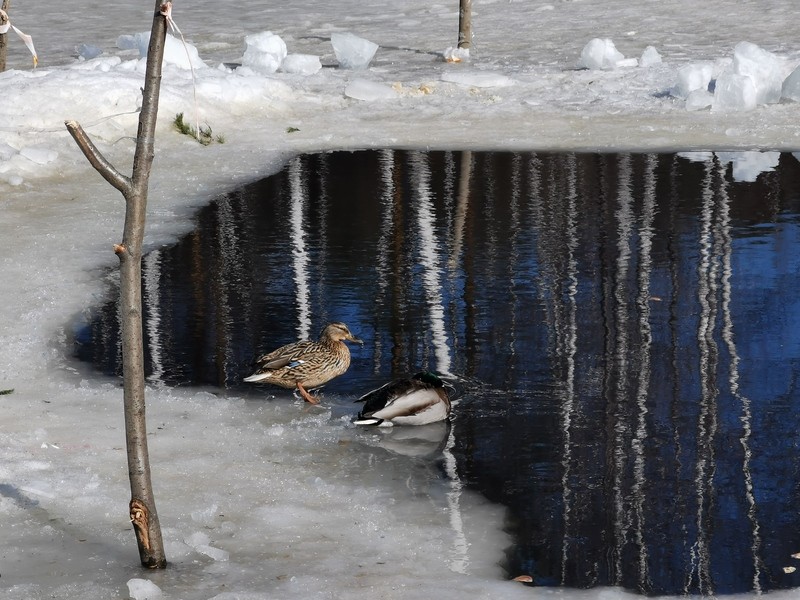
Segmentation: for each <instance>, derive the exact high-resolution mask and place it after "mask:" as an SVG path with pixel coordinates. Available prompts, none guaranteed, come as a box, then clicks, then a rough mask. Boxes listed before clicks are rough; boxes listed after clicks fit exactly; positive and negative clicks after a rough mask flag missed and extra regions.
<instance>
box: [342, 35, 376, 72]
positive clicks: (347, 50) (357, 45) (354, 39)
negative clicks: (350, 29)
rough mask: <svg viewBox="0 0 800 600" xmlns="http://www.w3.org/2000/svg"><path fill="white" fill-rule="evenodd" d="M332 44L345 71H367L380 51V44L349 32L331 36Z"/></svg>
mask: <svg viewBox="0 0 800 600" xmlns="http://www.w3.org/2000/svg"><path fill="white" fill-rule="evenodd" d="M331 44H332V45H333V53H334V54H335V55H336V60H338V61H339V66H340V67H342V68H343V69H366V68H367V67H368V66H369V63H370V61H371V60H372V57H373V56H375V52H377V51H378V44H376V43H374V42H370V41H369V40H365V39H364V38H361V37H358V36H357V35H355V34H352V33H347V32H345V33H341V32H336V33H333V34H331Z"/></svg>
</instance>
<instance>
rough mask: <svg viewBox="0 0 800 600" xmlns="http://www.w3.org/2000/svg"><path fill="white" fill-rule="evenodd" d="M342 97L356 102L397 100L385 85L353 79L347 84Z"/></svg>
mask: <svg viewBox="0 0 800 600" xmlns="http://www.w3.org/2000/svg"><path fill="white" fill-rule="evenodd" d="M344 95H345V96H347V97H348V98H354V99H356V100H366V101H371V100H386V99H389V98H397V92H396V91H395V90H393V89H392V88H391V87H389V86H388V85H386V84H385V83H378V82H375V81H367V80H366V79H354V80H353V81H351V82H350V83H348V84H347V87H346V88H345V89H344Z"/></svg>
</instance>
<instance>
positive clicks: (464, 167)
mask: <svg viewBox="0 0 800 600" xmlns="http://www.w3.org/2000/svg"><path fill="white" fill-rule="evenodd" d="M471 181H472V152H471V151H470V150H465V151H464V152H462V153H461V169H460V170H459V175H458V197H457V200H456V210H455V219H454V223H453V243H452V246H451V250H450V261H449V265H448V266H449V267H450V270H451V274H452V273H454V272H455V270H456V268H457V267H458V261H459V259H460V258H461V246H462V244H463V242H464V223H465V221H466V218H467V210H468V209H469V190H470V183H471Z"/></svg>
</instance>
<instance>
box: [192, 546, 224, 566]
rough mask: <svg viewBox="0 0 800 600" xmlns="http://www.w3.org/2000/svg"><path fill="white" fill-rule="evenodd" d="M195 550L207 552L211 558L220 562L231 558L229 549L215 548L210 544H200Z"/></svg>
mask: <svg viewBox="0 0 800 600" xmlns="http://www.w3.org/2000/svg"><path fill="white" fill-rule="evenodd" d="M195 550H197V551H198V552H199V553H200V554H205V555H206V556H208V557H209V558H211V559H213V560H216V561H219V562H225V561H226V560H228V559H229V558H230V552H228V551H227V550H222V549H221V548H214V546H210V545H208V544H200V545H199V546H196V547H195Z"/></svg>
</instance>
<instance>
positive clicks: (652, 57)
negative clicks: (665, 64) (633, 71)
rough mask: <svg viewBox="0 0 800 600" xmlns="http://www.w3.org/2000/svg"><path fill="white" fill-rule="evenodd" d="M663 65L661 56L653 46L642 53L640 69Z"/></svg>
mask: <svg viewBox="0 0 800 600" xmlns="http://www.w3.org/2000/svg"><path fill="white" fill-rule="evenodd" d="M660 64H661V55H660V54H659V53H658V50H656V49H655V48H654V47H653V46H648V47H647V48H645V49H644V52H642V57H641V58H640V59H639V66H640V67H645V68H646V67H651V66H653V65H660Z"/></svg>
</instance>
